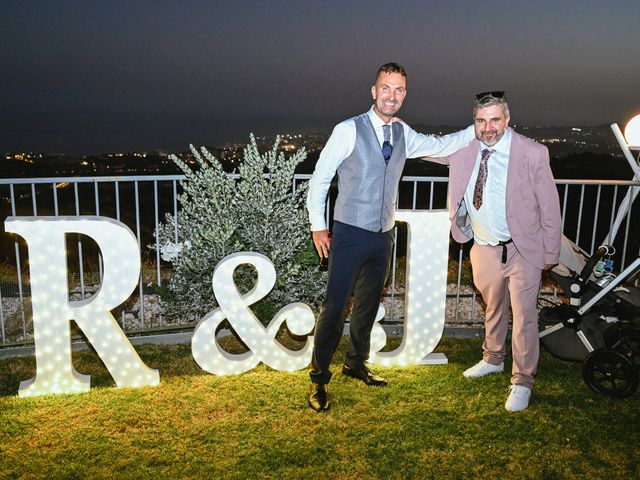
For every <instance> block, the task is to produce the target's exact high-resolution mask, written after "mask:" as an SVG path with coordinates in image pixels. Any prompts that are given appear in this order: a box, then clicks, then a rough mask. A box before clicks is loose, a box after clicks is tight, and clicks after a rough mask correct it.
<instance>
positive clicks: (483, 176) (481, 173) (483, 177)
mask: <svg viewBox="0 0 640 480" xmlns="http://www.w3.org/2000/svg"><path fill="white" fill-rule="evenodd" d="M493 152H495V150H489V149H488V148H485V149H484V150H482V158H481V159H480V169H479V170H478V178H477V179H476V186H475V188H474V189H473V206H474V207H476V210H479V209H480V207H481V206H482V192H483V191H484V186H485V185H486V184H487V176H488V171H487V161H488V160H489V156H491V154H492V153H493Z"/></svg>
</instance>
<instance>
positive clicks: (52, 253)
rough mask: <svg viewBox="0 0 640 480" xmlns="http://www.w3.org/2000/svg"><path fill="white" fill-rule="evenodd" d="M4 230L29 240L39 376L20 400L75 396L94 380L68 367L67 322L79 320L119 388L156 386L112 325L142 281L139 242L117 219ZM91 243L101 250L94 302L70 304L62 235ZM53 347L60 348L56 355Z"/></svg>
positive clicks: (12, 223)
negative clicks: (77, 236) (99, 280)
mask: <svg viewBox="0 0 640 480" xmlns="http://www.w3.org/2000/svg"><path fill="white" fill-rule="evenodd" d="M5 230H6V231H7V232H11V233H16V234H18V235H20V236H21V237H22V238H24V239H25V241H26V242H27V248H28V252H29V271H30V274H31V304H32V309H33V338H34V344H35V356H36V376H35V377H34V378H32V379H30V380H25V381H23V382H21V383H20V387H19V389H18V395H19V396H21V397H28V396H29V397H30V396H35V395H45V394H49V393H78V392H85V391H87V390H89V384H90V377H89V376H88V375H82V374H80V373H78V372H77V371H76V370H75V369H74V368H73V364H72V362H71V328H70V323H69V322H70V320H72V319H73V320H75V321H76V324H77V325H78V327H79V328H80V329H81V330H82V331H83V332H84V334H85V335H86V337H87V339H88V340H89V342H90V343H91V345H93V347H94V349H95V351H96V352H97V353H98V356H99V357H100V358H101V360H102V361H103V362H104V364H105V366H106V367H107V370H108V371H109V373H110V374H111V376H112V377H113V379H114V380H115V382H116V385H118V386H119V387H130V386H141V385H158V383H159V382H160V376H159V374H158V371H157V370H153V369H150V368H149V367H147V366H146V365H145V364H144V363H143V362H142V360H140V357H139V356H138V354H137V353H136V351H135V350H134V348H133V346H132V345H131V343H130V342H129V340H128V339H127V337H126V336H125V334H124V332H123V331H122V330H121V328H120V326H119V325H118V322H117V321H116V320H115V318H113V315H112V314H111V310H112V309H114V308H116V307H117V306H118V305H120V304H121V303H122V302H124V301H125V300H126V299H127V298H128V297H129V295H131V292H132V291H133V290H134V289H135V287H136V285H137V283H138V278H139V274H140V253H139V250H138V241H137V240H136V237H135V236H134V235H133V233H132V232H131V230H129V228H128V227H127V226H126V225H125V224H123V223H121V222H118V221H116V220H113V219H110V218H105V217H97V216H83V217H9V218H7V220H6V221H5ZM67 233H80V234H83V235H87V236H89V237H91V238H92V239H93V240H94V241H95V242H96V243H97V244H98V247H99V248H100V252H101V254H102V260H103V267H104V268H103V280H102V285H101V286H100V289H99V290H98V291H97V292H96V293H95V294H94V295H92V296H91V297H90V298H86V299H84V300H81V301H77V302H71V301H69V291H68V284H67V277H68V274H67V261H66V245H65V234H67ZM54 346H55V348H54Z"/></svg>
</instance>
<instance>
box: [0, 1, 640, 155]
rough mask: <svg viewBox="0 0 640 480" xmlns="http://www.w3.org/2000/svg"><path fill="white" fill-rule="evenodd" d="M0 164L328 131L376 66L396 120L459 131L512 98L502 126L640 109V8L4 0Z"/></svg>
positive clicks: (623, 117)
mask: <svg viewBox="0 0 640 480" xmlns="http://www.w3.org/2000/svg"><path fill="white" fill-rule="evenodd" d="M0 61H1V63H0V64H1V65H2V73H3V75H2V80H1V82H0V112H1V115H0V152H2V151H6V152H8V151H45V152H67V153H80V152H84V153H98V152H102V151H114V150H130V149H137V150H151V149H155V148H167V149H184V148H186V146H187V145H188V144H189V143H195V144H206V145H218V144H221V143H224V142H226V141H228V140H241V141H242V140H246V139H247V137H248V133H249V132H255V133H256V134H259V135H262V134H272V133H275V132H279V131H281V132H309V131H312V130H316V131H319V132H326V133H329V132H330V131H331V129H332V127H333V125H335V123H337V122H339V121H340V120H343V119H345V118H348V117H351V116H353V115H355V114H358V113H361V112H363V111H365V110H366V109H367V108H368V107H369V106H370V104H371V97H370V86H371V84H372V83H373V81H374V76H375V72H376V70H377V68H378V67H379V66H380V65H381V64H383V63H386V62H390V61H395V62H399V63H401V64H403V65H404V66H405V67H406V69H407V71H408V75H409V77H408V96H407V99H406V100H405V105H404V107H403V109H402V110H401V111H400V116H401V117H402V118H403V119H405V120H406V121H407V122H409V123H412V124H428V125H441V124H449V125H466V124H468V123H470V118H471V104H472V101H473V98H474V94H475V93H477V92H480V91H485V90H506V91H507V93H508V99H509V101H510V106H511V114H512V123H519V124H528V125H542V124H544V125H562V126H573V125H598V124H610V123H612V122H618V123H621V124H623V123H625V122H626V121H627V120H628V119H629V118H630V117H631V116H632V115H634V114H636V113H640V1H638V0H609V1H607V2H604V1H595V0H581V1H569V0H539V1H535V2H534V1H524V0H510V1H491V2H487V1H484V2H472V1H461V0H431V1H425V0H422V1H401V0H398V1H379V0H372V1H367V2H363V1H361V2H356V1H350V0H342V1H331V0H324V1H315V0H314V1H293V0H274V1H272V2H265V1H236V2H220V1H196V0H191V1H189V0H185V1H180V2H179V1H164V0H156V1H135V0H129V1H126V2H124V1H122V2H121V1H115V0H109V1H92V0H87V1H66V0H55V1H29V0H25V1H14V0H3V1H2V3H1V4H0Z"/></svg>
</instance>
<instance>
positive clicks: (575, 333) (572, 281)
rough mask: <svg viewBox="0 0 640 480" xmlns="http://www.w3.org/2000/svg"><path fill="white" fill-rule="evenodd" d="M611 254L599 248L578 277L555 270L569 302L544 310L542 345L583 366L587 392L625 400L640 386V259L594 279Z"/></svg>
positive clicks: (541, 316) (557, 279)
mask: <svg viewBox="0 0 640 480" xmlns="http://www.w3.org/2000/svg"><path fill="white" fill-rule="evenodd" d="M612 250H613V249H612V247H610V246H602V247H600V248H599V249H598V251H597V252H596V253H595V254H594V255H592V257H591V258H589V259H588V261H587V262H586V264H585V265H584V267H583V268H582V270H581V271H580V273H576V272H575V271H573V270H571V269H565V272H564V273H565V274H562V273H559V272H558V271H556V270H555V269H554V271H552V272H551V275H552V277H553V278H554V280H555V281H556V282H557V283H558V284H559V285H560V287H561V288H562V290H564V292H565V294H566V295H567V296H569V303H568V304H567V303H559V304H552V305H550V306H545V307H543V308H542V309H541V310H540V314H539V320H538V329H539V336H540V341H541V343H542V345H543V346H544V347H545V348H546V350H548V351H549V352H550V353H551V354H552V355H553V356H555V357H557V358H560V359H563V360H572V361H581V362H583V365H582V378H583V379H584V381H585V382H586V384H587V385H588V386H589V388H591V389H592V390H594V391H595V392H599V393H602V394H605V395H609V396H611V397H618V398H623V397H628V396H630V395H632V394H633V393H634V392H635V391H636V390H637V389H638V382H639V379H638V376H639V372H640V288H638V287H636V286H634V285H632V284H631V280H632V279H633V278H634V276H635V275H637V274H638V272H639V271H640V258H637V259H636V260H635V261H634V262H632V263H631V264H630V265H629V266H628V267H627V268H626V269H625V270H624V271H622V272H621V273H620V274H619V275H618V276H617V277H616V276H614V275H612V274H608V275H607V274H605V275H602V276H600V277H599V278H598V277H596V276H594V275H593V273H594V267H595V268H596V272H597V273H603V272H602V268H601V266H602V265H603V263H604V262H603V261H602V259H603V258H604V256H605V255H610V254H611V253H612ZM598 270H599V272H598Z"/></svg>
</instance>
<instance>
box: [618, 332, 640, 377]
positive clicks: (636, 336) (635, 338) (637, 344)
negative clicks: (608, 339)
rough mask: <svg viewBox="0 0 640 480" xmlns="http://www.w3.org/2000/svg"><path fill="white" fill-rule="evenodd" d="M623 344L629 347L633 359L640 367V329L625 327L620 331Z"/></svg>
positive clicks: (628, 350)
mask: <svg viewBox="0 0 640 480" xmlns="http://www.w3.org/2000/svg"><path fill="white" fill-rule="evenodd" d="M620 338H621V339H622V344H623V345H624V346H625V347H626V348H627V352H626V353H628V354H629V355H627V356H630V357H631V361H632V362H633V363H634V364H635V366H636V367H637V368H638V369H640V330H638V329H637V328H623V329H622V331H621V332H620Z"/></svg>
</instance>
